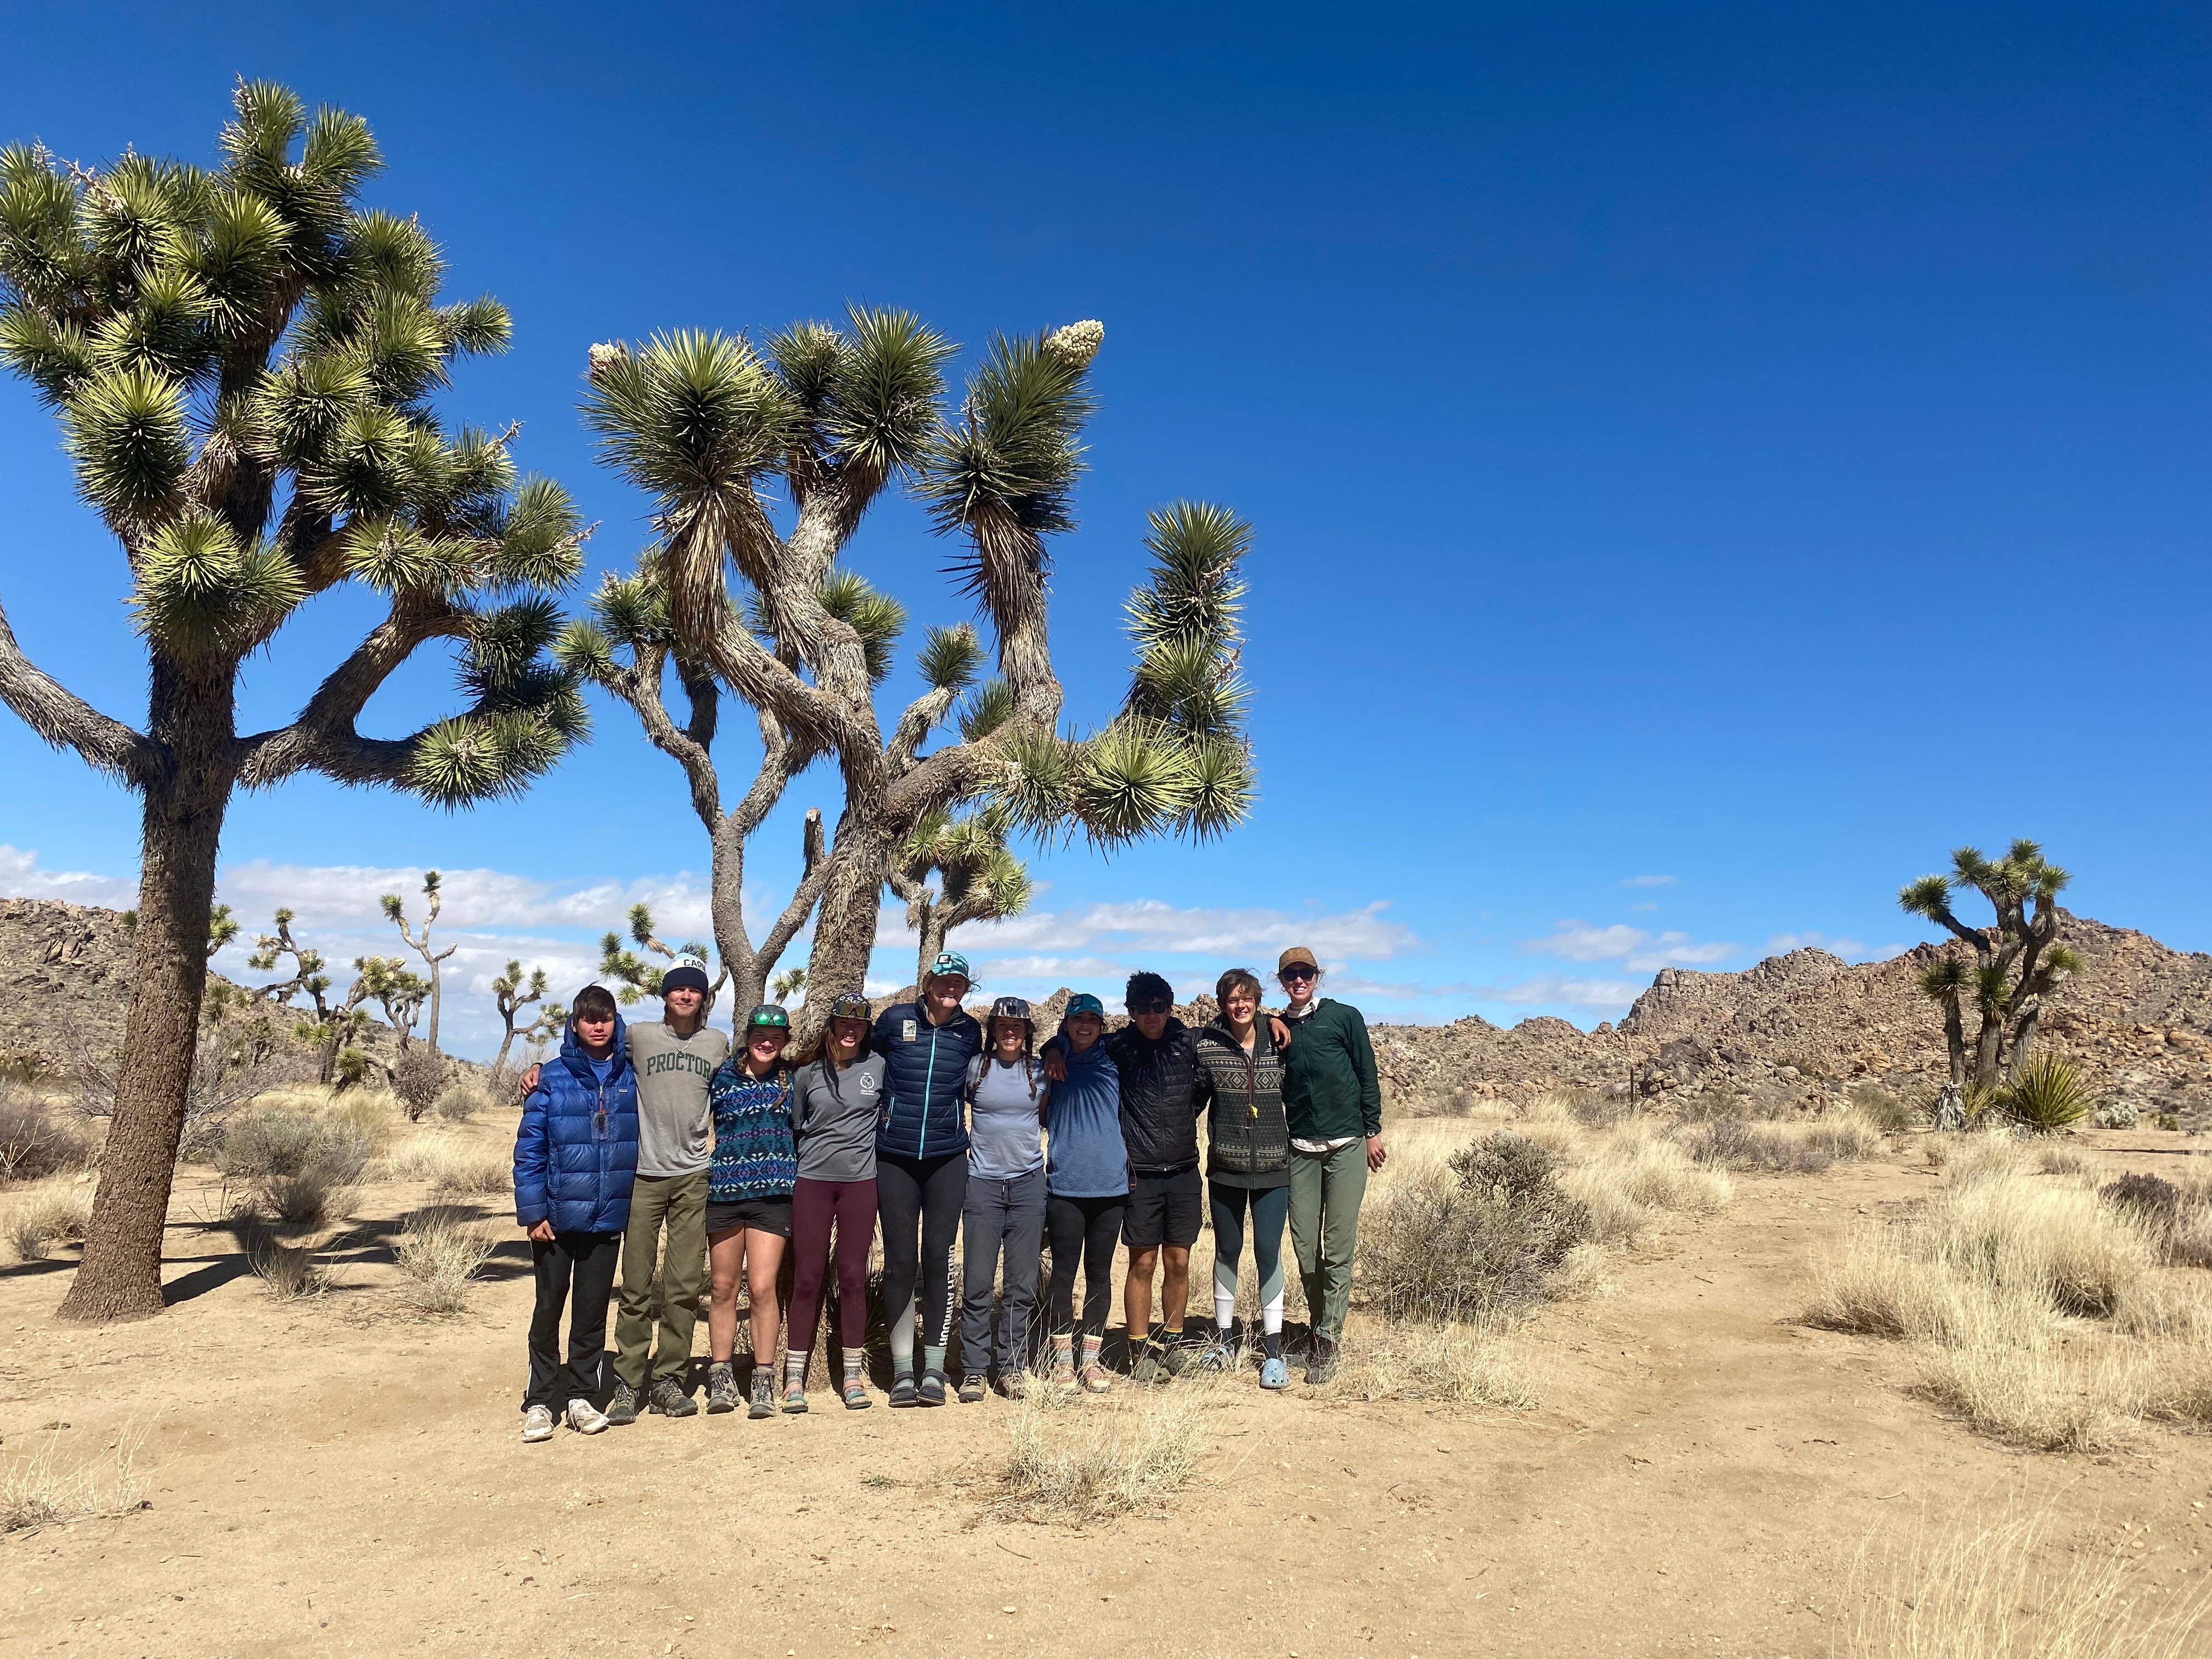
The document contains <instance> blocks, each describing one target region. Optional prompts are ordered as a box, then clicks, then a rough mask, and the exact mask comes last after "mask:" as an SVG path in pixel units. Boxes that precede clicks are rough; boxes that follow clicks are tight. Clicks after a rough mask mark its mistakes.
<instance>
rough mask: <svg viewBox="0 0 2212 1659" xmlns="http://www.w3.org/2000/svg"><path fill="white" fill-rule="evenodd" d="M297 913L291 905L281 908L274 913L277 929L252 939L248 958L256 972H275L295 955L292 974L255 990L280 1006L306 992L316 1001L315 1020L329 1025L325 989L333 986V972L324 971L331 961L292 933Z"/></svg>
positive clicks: (287, 1003) (287, 1004)
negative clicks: (295, 937)
mask: <svg viewBox="0 0 2212 1659" xmlns="http://www.w3.org/2000/svg"><path fill="white" fill-rule="evenodd" d="M294 915H295V913H294V912H293V911H291V910H290V909H288V908H280V909H279V910H278V911H277V912H276V917H275V923H276V932H275V933H262V934H260V935H258V936H257V937H256V938H255V939H254V941H253V954H252V956H250V957H247V958H246V962H247V963H248V965H250V966H251V967H252V969H254V971H255V972H257V973H263V974H267V973H273V972H275V971H276V966H277V964H278V963H279V962H281V961H282V960H283V958H284V957H291V958H292V973H291V976H290V977H289V979H280V980H276V981H271V982H270V984H267V985H264V986H263V987H261V988H260V989H259V990H258V991H256V992H254V995H255V997H257V998H261V999H265V1000H268V1001H270V1002H273V1003H276V1005H277V1006H280V1007H289V1006H291V1004H292V999H293V998H294V997H295V996H298V995H299V994H301V993H302V992H305V993H306V994H307V996H308V998H309V999H310V1000H312V1001H313V1004H314V1007H315V1023H316V1024H319V1025H326V1024H329V1023H330V1018H331V1010H330V1005H329V1004H328V1003H327V1002H325V1000H324V999H323V993H324V992H325V991H327V990H329V989H330V988H331V976H330V975H328V974H327V973H325V971H324V969H325V967H326V966H327V965H328V964H327V963H325V962H324V960H323V953H322V952H321V951H313V950H309V949H308V948H307V946H305V945H301V943H300V942H299V941H298V940H296V939H294V938H293V937H292V922H293V920H294Z"/></svg>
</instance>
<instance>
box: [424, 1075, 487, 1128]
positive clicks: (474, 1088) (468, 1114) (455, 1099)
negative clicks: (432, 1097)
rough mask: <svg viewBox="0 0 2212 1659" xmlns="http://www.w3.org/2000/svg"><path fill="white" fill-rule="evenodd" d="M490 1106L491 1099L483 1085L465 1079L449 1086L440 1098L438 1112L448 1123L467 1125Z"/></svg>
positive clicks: (437, 1105)
mask: <svg viewBox="0 0 2212 1659" xmlns="http://www.w3.org/2000/svg"><path fill="white" fill-rule="evenodd" d="M490 1105H491V1097H490V1096H489V1094H488V1093H486V1092H485V1091H484V1088H483V1085H481V1084H478V1083H475V1082H472V1081H471V1080H469V1079H466V1078H463V1079H459V1080H458V1081H456V1082H453V1083H451V1084H448V1085H447V1086H446V1088H445V1090H444V1091H442V1092H441V1094H440V1095H439V1096H438V1099H437V1103H436V1110H437V1114H438V1115H439V1116H440V1117H441V1118H443V1119H445V1120H446V1121H447V1122H448V1123H466V1122H467V1121H469V1120H470V1119H471V1118H472V1117H474V1116H475V1115H477V1113H478V1112H481V1111H483V1110H485V1109H488V1108H489V1106H490Z"/></svg>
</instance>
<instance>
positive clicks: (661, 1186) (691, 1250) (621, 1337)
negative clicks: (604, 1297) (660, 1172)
mask: <svg viewBox="0 0 2212 1659" xmlns="http://www.w3.org/2000/svg"><path fill="white" fill-rule="evenodd" d="M664 1228H665V1229H666V1231H667V1233H668V1259H667V1261H666V1262H665V1265H664V1264H663V1263H662V1261H661V1255H660V1235H661V1231H662V1230H663V1229H664ZM655 1267H659V1269H660V1271H659V1273H658V1274H657V1275H656V1274H655V1273H654V1272H653V1269H654V1268H655ZM706 1276H707V1172H706V1171H705V1170H694V1171H693V1172H692V1173H691V1174H690V1175H680V1176H638V1178H637V1180H636V1182H635V1183H634V1184H633V1185H632V1186H631V1188H630V1192H629V1229H628V1231H625V1232H624V1233H623V1248H622V1299H621V1301H620V1303H619V1304H617V1311H616V1314H615V1375H616V1376H617V1377H619V1378H621V1379H622V1380H623V1382H625V1383H629V1385H630V1387H632V1388H633V1389H641V1388H643V1387H644V1386H645V1373H646V1364H647V1359H648V1358H651V1359H652V1365H653V1376H657V1377H659V1376H672V1377H675V1378H677V1379H678V1381H681V1380H682V1379H683V1376H684V1370H685V1369H686V1368H687V1367H688V1366H689V1365H690V1363H691V1330H692V1327H693V1326H695V1325H696V1324H697V1323H698V1320H699V1288H700V1286H701V1285H702V1284H704V1283H705V1281H706ZM656 1315H657V1316H659V1322H660V1351H659V1354H658V1355H657V1356H655V1355H654V1354H653V1320H654V1317H655V1316H656Z"/></svg>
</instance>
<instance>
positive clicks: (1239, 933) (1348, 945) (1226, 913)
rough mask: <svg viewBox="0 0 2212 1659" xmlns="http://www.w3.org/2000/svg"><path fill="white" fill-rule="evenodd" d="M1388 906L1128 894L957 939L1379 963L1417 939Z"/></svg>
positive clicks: (899, 930) (983, 946)
mask: <svg viewBox="0 0 2212 1659" xmlns="http://www.w3.org/2000/svg"><path fill="white" fill-rule="evenodd" d="M1388 908H1389V906H1388V904H1387V903H1384V902H1381V901H1378V902H1376V903H1373V904H1369V905H1365V906H1363V907H1362V908H1359V909H1357V910H1345V911H1340V912H1338V913H1337V914H1336V915H1300V914H1297V913H1294V912H1291V911H1288V910H1262V909H1249V910H1224V909H1212V908H1188V909H1186V908H1180V907H1178V906H1176V905H1172V904H1169V903H1166V902H1163V901H1162V900H1159V899H1131V900H1127V901H1125V902H1121V903H1116V904H1094V905H1091V906H1090V907H1089V908H1086V909H1081V910H1060V911H1051V910H1037V911H1031V912H1030V913H1029V914H1028V915H1020V916H1016V917H1014V918H1013V919H1012V920H1011V921H995V922H979V923H976V924H975V925H973V926H971V927H968V928H966V929H964V930H963V932H962V933H960V934H959V939H960V940H961V942H962V948H963V949H965V950H967V951H969V953H970V954H971V955H972V954H974V953H975V952H976V951H1002V950H1024V949H1026V950H1036V951H1054V952H1057V951H1074V950H1079V949H1081V948H1083V947H1085V946H1087V945H1109V946H1111V947H1113V948H1115V949H1116V950H1122V951H1159V952H1169V953H1174V952H1182V953H1184V954H1188V955H1193V956H1211V957H1237V956H1243V957H1261V956H1266V955H1269V954H1273V953H1279V952H1280V951H1283V950H1284V949H1285V947H1286V946H1289V945H1304V946H1305V947H1306V948H1307V949H1308V950H1310V951H1313V952H1314V953H1315V954H1316V956H1318V957H1321V958H1322V961H1323V962H1325V963H1326V962H1337V961H1345V960H1353V961H1359V962H1382V961H1387V960H1389V958H1390V957H1395V956H1398V955H1400V954H1401V953H1403V952H1405V951H1411V950H1413V949H1414V948H1416V947H1417V946H1418V945H1419V944H1420V940H1419V938H1418V937H1416V935H1415V934H1414V933H1413V929H1411V928H1410V927H1405V926H1403V925H1402V924H1401V923H1399V922H1395V921H1391V920H1389V918H1388V917H1386V916H1385V915H1383V911H1384V910H1386V909H1388ZM893 917H896V921H895V923H894V924H893V930H894V932H895V934H896V939H911V938H912V935H911V934H909V933H908V932H907V929H906V915H905V911H904V909H903V908H892V907H886V909H885V921H890V920H891V918H893ZM877 941H878V944H882V945H889V944H890V943H891V942H892V940H890V939H885V938H884V928H883V927H882V926H881V925H879V926H878V933H877Z"/></svg>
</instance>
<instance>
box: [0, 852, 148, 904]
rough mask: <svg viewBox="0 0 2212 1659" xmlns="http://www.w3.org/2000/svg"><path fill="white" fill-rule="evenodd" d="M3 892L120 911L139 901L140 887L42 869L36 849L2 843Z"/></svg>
mask: <svg viewBox="0 0 2212 1659" xmlns="http://www.w3.org/2000/svg"><path fill="white" fill-rule="evenodd" d="M0 892H5V893H9V894H11V895H13V896H15V897H18V898H39V899H64V900H67V901H68V902H70V903H71V904H99V905H104V906H106V908H109V909H111V910H119V909H124V908H128V907H129V906H131V905H132V904H135V903H137V900H138V884H137V882H135V881H124V880H120V879H118V878H116V877H113V876H97V875H94V874H93V873H92V872H90V871H88V870H42V869H40V867H39V854H38V853H37V852H36V851H35V850H33V851H29V852H25V851H22V850H21V849H20V848H14V847H10V846H9V845H7V844H6V843H5V842H0Z"/></svg>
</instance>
